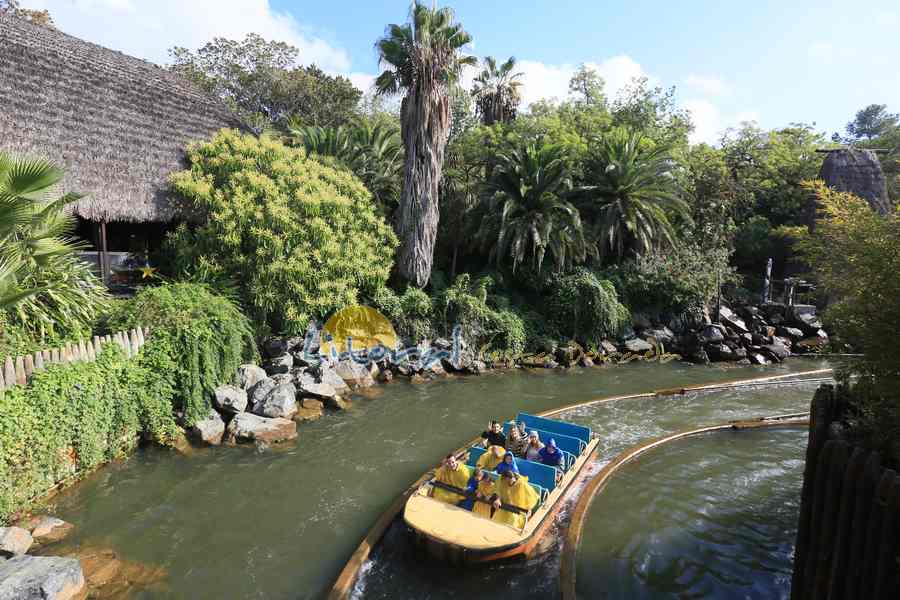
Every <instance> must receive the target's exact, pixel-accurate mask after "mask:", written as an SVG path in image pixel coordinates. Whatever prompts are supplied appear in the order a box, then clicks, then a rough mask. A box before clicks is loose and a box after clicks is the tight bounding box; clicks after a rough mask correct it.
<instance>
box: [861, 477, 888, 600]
mask: <svg viewBox="0 0 900 600" xmlns="http://www.w3.org/2000/svg"><path fill="white" fill-rule="evenodd" d="M881 473H882V475H881V478H880V479H879V480H878V485H877V486H876V487H875V494H874V495H873V496H872V509H871V512H870V513H869V525H868V527H867V529H868V532H867V534H866V552H865V557H864V558H863V571H862V577H860V586H859V589H858V593H859V596H858V597H859V598H872V594H873V593H874V592H875V574H876V572H877V570H878V555H879V553H880V550H881V532H882V530H883V529H884V524H885V523H884V518H885V514H884V513H885V504H886V499H887V498H888V496H889V494H890V492H891V488H892V487H893V486H894V479H895V478H896V473H894V471H892V470H890V469H887V470H883V471H882V472H881Z"/></svg>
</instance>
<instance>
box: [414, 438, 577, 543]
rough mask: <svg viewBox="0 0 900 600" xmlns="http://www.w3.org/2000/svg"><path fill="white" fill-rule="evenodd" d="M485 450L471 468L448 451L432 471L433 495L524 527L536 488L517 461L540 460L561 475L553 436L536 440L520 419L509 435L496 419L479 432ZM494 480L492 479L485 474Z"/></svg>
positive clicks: (562, 460) (561, 465) (562, 461)
mask: <svg viewBox="0 0 900 600" xmlns="http://www.w3.org/2000/svg"><path fill="white" fill-rule="evenodd" d="M481 441H482V444H483V445H484V446H485V448H487V450H486V451H485V453H484V454H482V455H481V456H480V457H479V458H478V462H477V463H476V464H475V467H474V470H473V469H472V468H470V467H469V466H467V465H465V464H463V463H462V462H460V461H459V459H458V458H457V457H456V456H455V455H453V454H450V455H448V456H447V457H446V458H445V459H444V461H443V462H442V463H441V466H440V467H439V468H438V469H437V471H435V476H434V482H435V485H433V487H432V492H431V494H432V497H433V498H435V499H436V500H440V501H441V502H447V503H449V504H455V505H457V506H459V507H461V508H464V509H466V510H470V511H472V512H473V513H475V514H476V515H479V516H481V517H484V518H487V519H491V520H493V521H496V522H498V523H504V524H506V525H511V526H512V527H515V528H517V529H523V528H524V527H525V522H526V520H527V518H528V516H529V515H530V513H531V511H532V510H533V509H534V507H535V506H536V505H537V503H538V501H539V500H540V496H539V495H538V492H537V491H536V490H535V489H534V488H533V487H532V486H531V485H529V483H528V477H527V476H525V475H522V474H521V473H519V467H518V465H517V464H516V459H517V458H518V459H521V460H529V461H533V462H538V463H542V464H545V465H548V466H551V467H555V468H556V469H557V471H556V473H557V479H558V478H560V477H562V471H563V468H564V465H565V458H564V456H563V453H562V451H561V450H560V449H559V448H558V447H557V446H556V441H555V440H554V439H553V438H550V439H549V440H547V444H546V445H544V444H542V443H541V440H540V436H539V435H538V432H537V431H530V432H529V431H527V430H526V426H525V423H516V424H514V425H513V426H512V427H511V428H510V430H509V436H507V435H505V434H504V433H503V428H502V427H501V425H500V423H498V422H497V421H491V423H490V426H489V427H488V429H487V430H486V431H484V432H483V433H482V434H481ZM491 471H494V472H495V473H496V474H497V475H498V478H497V480H496V481H495V480H494V478H493V477H491V475H490V472H491Z"/></svg>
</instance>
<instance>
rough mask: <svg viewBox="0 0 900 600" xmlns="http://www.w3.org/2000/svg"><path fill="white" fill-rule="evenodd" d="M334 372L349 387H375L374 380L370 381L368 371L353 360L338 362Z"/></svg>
mask: <svg viewBox="0 0 900 600" xmlns="http://www.w3.org/2000/svg"><path fill="white" fill-rule="evenodd" d="M334 370H335V373H337V374H338V376H339V377H340V378H341V379H343V380H344V382H345V383H346V384H347V385H348V386H350V387H370V386H373V385H375V380H374V379H372V374H371V373H369V369H368V368H366V366H365V365H363V364H360V363H358V362H356V361H355V360H352V359H344V360H342V361H340V362H338V364H337V366H336V367H335V368H334Z"/></svg>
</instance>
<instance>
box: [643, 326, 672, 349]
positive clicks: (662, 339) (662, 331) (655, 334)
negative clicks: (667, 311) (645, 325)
mask: <svg viewBox="0 0 900 600" xmlns="http://www.w3.org/2000/svg"><path fill="white" fill-rule="evenodd" d="M641 337H643V338H644V339H645V340H647V339H649V338H653V339H655V340H656V341H657V342H659V343H661V344H664V345H666V346H668V345H669V344H671V343H672V341H673V340H674V339H675V333H674V332H673V331H672V330H671V329H669V328H668V327H666V326H663V327H659V328H657V329H647V330H646V331H644V332H643V333H642V334H641Z"/></svg>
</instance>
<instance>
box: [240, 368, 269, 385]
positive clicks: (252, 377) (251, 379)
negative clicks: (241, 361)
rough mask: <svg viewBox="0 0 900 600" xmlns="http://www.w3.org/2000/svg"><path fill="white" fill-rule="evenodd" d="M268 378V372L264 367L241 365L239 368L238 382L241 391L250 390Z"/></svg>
mask: <svg viewBox="0 0 900 600" xmlns="http://www.w3.org/2000/svg"><path fill="white" fill-rule="evenodd" d="M265 378H266V371H265V369H263V368H262V367H259V366H256V365H249V364H248V365H241V366H240V367H238V381H239V382H240V386H241V389H243V390H245V391H246V390H249V389H250V388H252V387H253V386H254V385H256V383H257V382H259V381H262V380H263V379H265Z"/></svg>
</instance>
